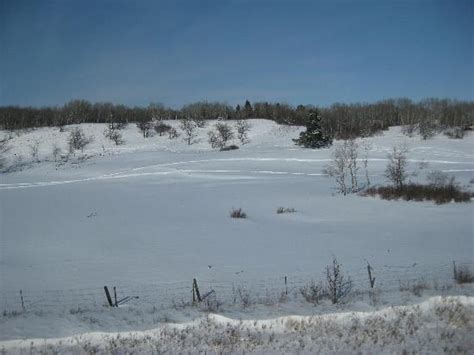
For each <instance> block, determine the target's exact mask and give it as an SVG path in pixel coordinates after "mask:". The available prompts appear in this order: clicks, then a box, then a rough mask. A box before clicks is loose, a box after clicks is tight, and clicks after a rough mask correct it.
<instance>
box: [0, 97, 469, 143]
mask: <svg viewBox="0 0 474 355" xmlns="http://www.w3.org/2000/svg"><path fill="white" fill-rule="evenodd" d="M315 109H317V110H318V111H319V112H320V114H321V126H322V128H323V130H324V131H325V133H326V134H328V135H330V136H331V137H334V138H336V139H348V138H353V137H360V136H369V135H372V134H374V133H376V132H378V131H382V130H385V129H387V128H388V127H390V126H398V125H402V126H404V130H405V133H407V134H421V135H422V136H423V137H424V138H428V137H429V136H430V135H432V134H434V133H436V132H437V131H443V130H446V129H451V128H459V129H460V130H464V129H466V128H468V127H470V126H472V125H473V124H474V102H473V101H457V100H451V99H437V98H430V99H424V100H421V101H418V102H415V101H412V100H410V99H407V98H401V99H390V100H383V101H378V102H375V103H353V104H352V103H351V104H345V103H335V104H333V105H331V106H327V107H318V106H314V105H298V106H296V107H295V106H291V105H288V104H285V103H269V102H254V103H251V102H250V101H248V100H247V101H246V102H245V103H244V104H243V105H237V106H236V107H233V106H231V105H228V104H226V103H221V102H207V101H200V102H195V103H191V104H188V105H184V106H183V107H181V108H179V109H173V108H170V107H166V106H165V105H162V104H150V105H148V106H147V107H128V106H125V105H120V104H112V103H91V102H88V101H86V100H73V101H70V102H68V103H66V104H65V105H64V106H60V107H41V108H36V107H19V106H2V107H0V128H2V129H7V130H14V129H25V128H33V127H42V126H64V125H69V124H79V123H112V122H115V123H131V122H135V123H140V122H150V121H161V120H180V119H192V120H195V121H198V122H199V121H205V120H211V119H223V120H226V119H248V118H265V119H270V120H273V121H276V122H277V123H280V124H286V125H305V124H306V121H307V118H308V117H309V113H310V112H311V111H313V110H315Z"/></svg>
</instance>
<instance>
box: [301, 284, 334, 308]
mask: <svg viewBox="0 0 474 355" xmlns="http://www.w3.org/2000/svg"><path fill="white" fill-rule="evenodd" d="M300 293H301V295H302V296H303V298H304V299H305V300H306V302H309V303H312V304H318V303H319V302H320V301H321V300H323V299H324V298H327V297H328V294H327V292H326V290H325V289H324V286H323V285H322V284H321V283H319V284H316V283H315V282H314V281H313V282H311V283H310V284H308V285H306V286H303V287H301V288H300Z"/></svg>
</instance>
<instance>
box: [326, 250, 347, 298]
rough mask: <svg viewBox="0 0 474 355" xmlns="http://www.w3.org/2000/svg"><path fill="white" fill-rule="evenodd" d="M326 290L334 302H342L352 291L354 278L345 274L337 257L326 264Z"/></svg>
mask: <svg viewBox="0 0 474 355" xmlns="http://www.w3.org/2000/svg"><path fill="white" fill-rule="evenodd" d="M326 291H327V293H328V296H329V298H330V299H331V302H332V303H333V304H336V303H340V302H341V301H342V300H343V299H344V298H345V297H347V296H348V295H349V293H350V292H351V291H352V280H351V279H350V278H349V277H346V276H345V275H344V273H343V271H342V265H341V264H340V263H339V262H338V261H337V259H336V258H333V260H332V265H328V266H326Z"/></svg>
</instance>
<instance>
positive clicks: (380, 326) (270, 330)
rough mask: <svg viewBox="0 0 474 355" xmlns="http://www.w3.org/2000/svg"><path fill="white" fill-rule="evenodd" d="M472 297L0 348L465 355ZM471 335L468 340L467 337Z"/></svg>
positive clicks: (207, 321) (207, 320)
mask: <svg viewBox="0 0 474 355" xmlns="http://www.w3.org/2000/svg"><path fill="white" fill-rule="evenodd" d="M473 330H474V298H473V297H448V298H441V297H433V298H431V299H428V300H426V301H425V302H423V303H420V304H417V305H410V306H400V307H388V308H385V309H382V310H379V311H375V312H350V313H338V314H325V315H317V316H288V317H280V318H275V319H267V320H236V319H230V318H227V317H223V316H220V315H215V314H209V315H208V316H206V317H204V318H201V319H197V320H195V321H193V322H191V323H182V324H172V323H170V324H166V325H163V326H161V327H159V328H156V329H152V330H148V331H143V332H137V331H135V332H126V333H102V332H96V333H84V334H81V335H77V336H74V337H67V338H60V339H28V340H24V341H23V340H13V341H5V342H1V343H0V347H1V348H2V350H3V351H7V352H8V353H11V354H21V353H24V352H27V351H30V352H42V353H43V352H47V353H58V352H59V353H71V352H74V353H98V354H101V353H131V352H133V353H152V352H153V353H162V352H169V353H177V352H179V353H203V352H206V353H222V352H225V353H249V352H250V353H261V352H265V353H268V352H276V353H295V352H305V353H321V352H324V353H327V352H338V353H340V352H358V351H362V352H369V353H392V352H397V353H398V352H405V351H407V352H417V353H420V352H421V353H444V352H455V353H468V352H471V351H472V350H473V349H474V341H473V340H472V337H471V335H472V331H473ZM470 334H471V335H470Z"/></svg>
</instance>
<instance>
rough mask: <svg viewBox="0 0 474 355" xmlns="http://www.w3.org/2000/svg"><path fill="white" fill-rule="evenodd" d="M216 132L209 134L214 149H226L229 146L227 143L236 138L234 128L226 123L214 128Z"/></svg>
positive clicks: (218, 124)
mask: <svg viewBox="0 0 474 355" xmlns="http://www.w3.org/2000/svg"><path fill="white" fill-rule="evenodd" d="M214 128H215V130H214V131H209V132H207V135H208V136H209V143H210V144H211V146H212V148H221V149H222V148H224V147H225V146H226V145H227V142H228V141H229V140H231V139H232V138H233V137H234V132H232V128H231V127H230V126H229V125H228V124H225V123H220V122H219V123H217V124H216V125H215V126H214Z"/></svg>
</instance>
